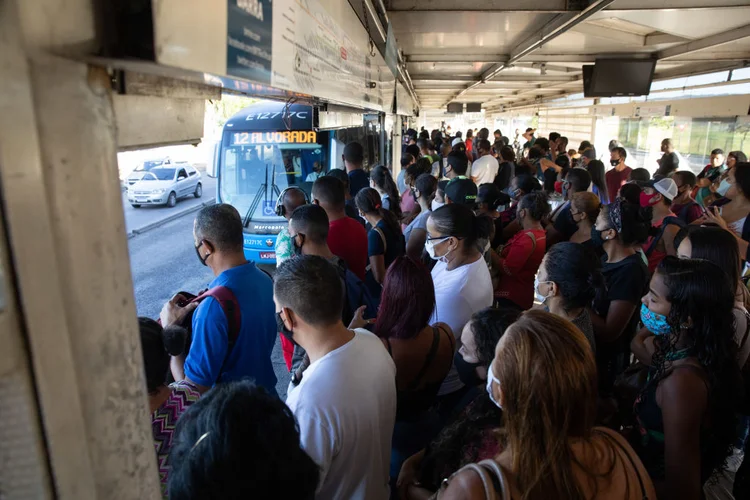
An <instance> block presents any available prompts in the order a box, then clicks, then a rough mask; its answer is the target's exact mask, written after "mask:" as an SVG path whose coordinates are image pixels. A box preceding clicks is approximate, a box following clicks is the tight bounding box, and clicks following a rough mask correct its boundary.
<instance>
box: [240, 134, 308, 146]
mask: <svg viewBox="0 0 750 500" xmlns="http://www.w3.org/2000/svg"><path fill="white" fill-rule="evenodd" d="M231 137H232V144H231V145H232V146H249V145H253V144H315V143H316V142H317V141H318V134H317V133H316V132H315V131H313V130H285V131H283V132H234V133H233V134H232V135H231Z"/></svg>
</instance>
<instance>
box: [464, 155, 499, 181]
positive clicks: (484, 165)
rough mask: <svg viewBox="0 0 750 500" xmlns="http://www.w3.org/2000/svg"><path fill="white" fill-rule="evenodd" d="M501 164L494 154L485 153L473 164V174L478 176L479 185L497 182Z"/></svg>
mask: <svg viewBox="0 0 750 500" xmlns="http://www.w3.org/2000/svg"><path fill="white" fill-rule="evenodd" d="M498 170H500V164H499V163H498V162H497V159H496V158H495V157H494V156H492V155H484V156H482V157H481V158H479V159H478V160H476V161H475V162H474V163H473V164H472V165H471V176H472V177H476V178H477V186H481V185H482V184H492V183H493V182H495V177H496V176H497V171H498Z"/></svg>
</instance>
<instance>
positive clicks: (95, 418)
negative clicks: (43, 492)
mask: <svg viewBox="0 0 750 500" xmlns="http://www.w3.org/2000/svg"><path fill="white" fill-rule="evenodd" d="M31 3H35V5H30V4H31ZM78 9H81V10H86V9H87V10H88V11H90V10H91V2H85V1H83V0H75V1H62V0H43V1H41V2H38V3H37V2H29V3H28V4H27V2H25V1H21V0H9V1H5V2H0V109H2V111H1V112H0V179H2V185H1V187H0V189H1V191H0V194H1V195H2V198H3V202H4V207H5V211H4V217H5V219H6V222H7V227H8V240H9V242H10V251H11V254H12V255H13V258H14V260H13V271H14V274H15V276H16V283H17V286H18V297H19V301H18V305H17V312H18V315H19V316H20V317H21V318H22V322H23V324H24V325H25V334H26V340H27V345H28V349H29V352H30V353H31V359H32V367H33V371H34V382H35V385H36V392H37V395H38V401H39V406H40V408H41V411H40V415H41V418H40V420H41V424H42V428H43V433H44V440H45V444H46V450H47V454H48V458H49V465H50V470H51V474H52V478H53V484H54V488H55V494H56V497H57V498H63V499H75V500H80V499H94V498H102V499H105V498H106V499H123V500H125V499H133V500H135V499H157V498H160V492H159V486H158V474H157V465H156V458H155V452H154V446H153V439H152V436H151V429H150V425H149V424H150V419H149V411H148V405H147V397H146V394H145V382H144V376H143V364H142V354H141V349H140V341H139V336H138V328H137V322H136V312H135V306H134V300H133V286H132V281H131V276H130V264H129V258H128V249H127V239H126V234H125V224H124V216H123V211H122V205H121V203H122V202H121V193H120V186H119V181H118V175H117V171H118V170H117V158H116V144H115V120H114V115H113V110H112V102H111V94H110V84H109V77H108V75H107V73H106V71H104V70H103V69H101V68H91V67H88V66H86V65H85V64H81V63H78V62H73V61H71V60H68V59H63V58H60V57H57V56H53V55H51V54H50V53H49V52H48V51H47V50H46V47H43V46H41V45H40V44H39V43H38V42H39V39H38V35H40V34H44V35H45V36H49V37H50V40H51V41H54V42H63V43H64V42H65V41H66V40H65V37H66V36H70V37H71V38H75V37H76V35H77V34H80V35H81V38H82V39H86V40H88V36H89V34H90V33H91V32H92V31H93V30H91V25H90V24H87V23H88V21H90V19H89V18H88V17H86V16H77V15H75V14H76V12H77V10H78ZM55 12H58V14H59V16H58V15H54V14H55ZM60 16H62V17H60ZM69 18H70V19H74V20H75V22H70V23H66V22H64V21H66V20H69ZM75 26H81V28H80V32H78V31H75V30H74V29H73V28H74V27H75ZM53 38H54V40H52V39H53Z"/></svg>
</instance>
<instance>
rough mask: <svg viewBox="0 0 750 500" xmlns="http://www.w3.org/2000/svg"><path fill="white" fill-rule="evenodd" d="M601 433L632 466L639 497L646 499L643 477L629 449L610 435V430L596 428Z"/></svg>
mask: <svg viewBox="0 0 750 500" xmlns="http://www.w3.org/2000/svg"><path fill="white" fill-rule="evenodd" d="M597 430H598V431H599V432H600V433H601V434H603V435H604V436H606V437H607V439H608V440H609V441H610V442H612V443H614V444H615V446H617V447H618V448H619V449H620V450H621V451H622V452H623V453H624V454H625V456H626V457H627V458H628V462H630V465H631V466H632V467H633V470H634V471H635V475H636V477H637V478H638V485H639V486H640V487H641V498H642V499H643V500H648V494H647V493H646V485H645V484H644V482H643V478H642V477H641V471H640V469H638V466H637V465H636V464H635V460H633V457H632V456H631V455H630V451H628V449H627V448H625V447H624V446H623V445H622V443H621V442H620V440H619V439H617V438H616V437H614V436H612V435H611V434H610V432H611V431H609V430H605V429H597Z"/></svg>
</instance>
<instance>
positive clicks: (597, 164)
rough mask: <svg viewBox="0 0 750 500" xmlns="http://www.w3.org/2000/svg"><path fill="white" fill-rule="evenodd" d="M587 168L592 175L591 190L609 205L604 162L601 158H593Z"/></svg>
mask: <svg viewBox="0 0 750 500" xmlns="http://www.w3.org/2000/svg"><path fill="white" fill-rule="evenodd" d="M586 170H588V171H589V174H590V175H591V191H593V193H594V194H595V195H597V196H598V197H599V201H601V202H602V205H609V193H608V192H607V181H606V180H605V178H604V163H602V162H601V161H600V160H591V161H590V162H589V165H588V167H586Z"/></svg>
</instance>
